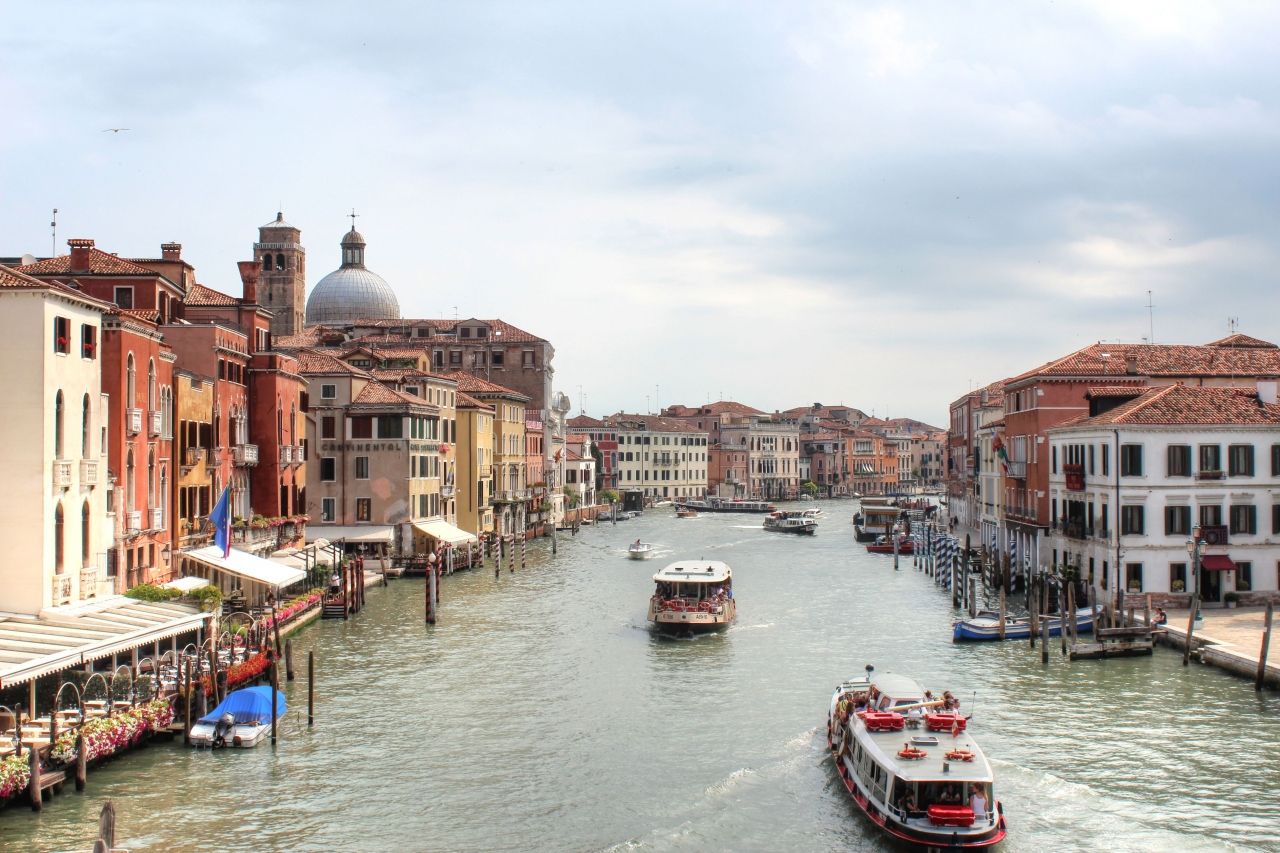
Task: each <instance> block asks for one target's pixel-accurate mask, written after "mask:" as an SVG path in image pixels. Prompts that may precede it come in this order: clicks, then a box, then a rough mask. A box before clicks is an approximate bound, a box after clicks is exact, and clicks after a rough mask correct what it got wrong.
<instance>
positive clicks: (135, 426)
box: [124, 409, 142, 435]
mask: <svg viewBox="0 0 1280 853" xmlns="http://www.w3.org/2000/svg"><path fill="white" fill-rule="evenodd" d="M124 428H125V429H126V430H128V431H129V435H137V434H138V433H140V432H142V409H125V410H124Z"/></svg>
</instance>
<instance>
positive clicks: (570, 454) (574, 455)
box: [564, 450, 585, 462]
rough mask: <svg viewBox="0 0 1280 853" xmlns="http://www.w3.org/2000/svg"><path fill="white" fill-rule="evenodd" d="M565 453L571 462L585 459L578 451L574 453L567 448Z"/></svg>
mask: <svg viewBox="0 0 1280 853" xmlns="http://www.w3.org/2000/svg"><path fill="white" fill-rule="evenodd" d="M564 455H565V458H567V459H568V460H569V461H570V462H583V461H585V460H584V459H583V458H582V457H581V456H579V455H578V454H577V453H574V452H573V451H572V450H565V452H564Z"/></svg>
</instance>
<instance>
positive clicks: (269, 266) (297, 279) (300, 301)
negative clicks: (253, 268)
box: [253, 213, 307, 338]
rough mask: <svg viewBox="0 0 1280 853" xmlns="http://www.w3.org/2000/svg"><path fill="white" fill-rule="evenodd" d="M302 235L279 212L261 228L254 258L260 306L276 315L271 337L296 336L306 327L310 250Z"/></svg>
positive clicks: (254, 248)
mask: <svg viewBox="0 0 1280 853" xmlns="http://www.w3.org/2000/svg"><path fill="white" fill-rule="evenodd" d="M301 240H302V232H301V231H300V230H298V229H297V228H294V227H293V226H292V225H290V224H289V223H288V222H285V221H284V215H283V214H282V213H277V214H276V218H275V221H274V222H268V223H267V224H266V225H263V226H262V227H261V228H259V229H258V242H256V243H254V244H253V257H254V258H255V259H256V261H257V263H258V270H259V272H258V304H259V305H261V306H262V307H263V308H266V309H267V310H268V311H270V312H271V313H272V315H273V316H272V318H271V337H273V338H276V337H279V336H281V335H295V334H297V333H298V332H301V331H302V330H303V328H304V326H305V324H304V322H303V314H304V311H305V309H306V299H307V250H306V249H304V248H302V243H301Z"/></svg>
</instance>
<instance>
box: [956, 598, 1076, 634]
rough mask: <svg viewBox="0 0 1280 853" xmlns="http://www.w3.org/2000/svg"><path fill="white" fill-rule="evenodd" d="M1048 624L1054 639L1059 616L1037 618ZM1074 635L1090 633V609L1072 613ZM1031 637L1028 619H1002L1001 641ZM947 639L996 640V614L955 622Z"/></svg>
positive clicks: (981, 613) (1059, 630) (1058, 631)
mask: <svg viewBox="0 0 1280 853" xmlns="http://www.w3.org/2000/svg"><path fill="white" fill-rule="evenodd" d="M1040 618H1041V619H1042V620H1044V621H1045V622H1048V623H1049V636H1051V637H1057V636H1058V635H1060V634H1061V633H1062V616H1061V614H1059V615H1057V616H1041V617H1040ZM1076 631H1078V632H1083V633H1088V632H1091V631H1093V609H1092V608H1090V607H1081V608H1079V609H1078V610H1076ZM1030 636H1031V617H1029V616H1019V617H1013V616H1008V615H1006V616H1005V619H1004V638H1005V639H1006V640H1025V639H1028V638H1029V637H1030ZM951 639H952V641H953V642H956V643H962V642H965V641H966V640H998V639H1000V613H999V612H998V611H995V610H981V611H979V612H978V615H977V616H975V617H974V618H972V619H959V620H957V621H956V622H955V624H954V625H952V628H951Z"/></svg>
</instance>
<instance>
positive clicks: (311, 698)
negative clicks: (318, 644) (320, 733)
mask: <svg viewBox="0 0 1280 853" xmlns="http://www.w3.org/2000/svg"><path fill="white" fill-rule="evenodd" d="M315 722H316V653H315V651H314V650H313V651H309V652H307V725H308V726H313V725H315Z"/></svg>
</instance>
